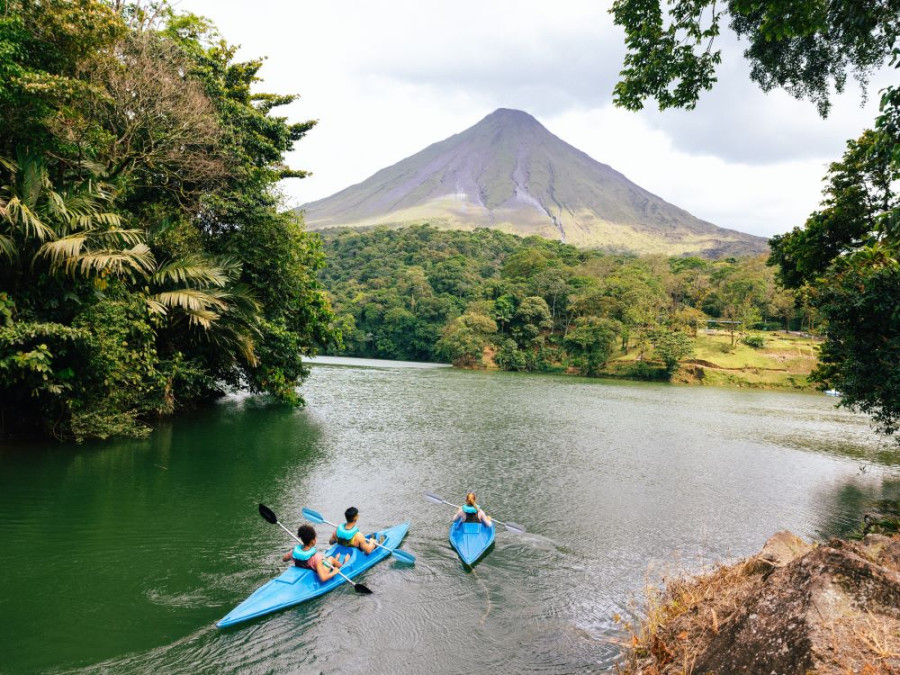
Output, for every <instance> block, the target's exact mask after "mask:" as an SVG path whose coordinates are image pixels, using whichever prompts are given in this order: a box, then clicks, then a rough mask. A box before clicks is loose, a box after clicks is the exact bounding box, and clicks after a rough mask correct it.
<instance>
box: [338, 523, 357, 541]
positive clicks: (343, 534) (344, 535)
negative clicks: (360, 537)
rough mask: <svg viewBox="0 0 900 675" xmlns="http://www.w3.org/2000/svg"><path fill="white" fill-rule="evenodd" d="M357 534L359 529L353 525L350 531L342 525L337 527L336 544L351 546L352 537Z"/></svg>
mask: <svg viewBox="0 0 900 675" xmlns="http://www.w3.org/2000/svg"><path fill="white" fill-rule="evenodd" d="M358 533H359V528H358V527H356V526H355V525H354V526H353V527H352V528H351V529H349V530H348V529H347V528H346V527H344V526H343V525H338V528H337V535H336V537H335V538H336V539H337V543H339V544H340V545H341V546H353V537H355V536H356V535H357V534H358Z"/></svg>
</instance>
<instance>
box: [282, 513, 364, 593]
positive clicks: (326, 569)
mask: <svg viewBox="0 0 900 675" xmlns="http://www.w3.org/2000/svg"><path fill="white" fill-rule="evenodd" d="M297 536H298V537H300V541H302V542H303V543H302V544H297V545H296V546H295V547H294V548H293V549H292V550H290V551H288V552H287V553H285V554H284V556H283V557H282V558H281V559H282V560H284V562H287V561H288V560H293V561H294V565H296V566H297V567H304V568H306V569H310V570H312V571H313V572H315V573H316V574H318V575H319V581H322V582H325V581H328V580H329V579H330V578H331V577H333V576H334V575H336V574H337V573H338V569H339V568H340V567H341V565H343V563H342V562H341V561H340V560H338V559H337V558H335V557H334V556H333V555H330V556H328V557H327V558H326V557H325V556H323V555H322V554H321V553H319V552H318V551H317V550H316V531H315V530H314V529H313V526H312V525H301V526H300V529H299V530H297ZM349 559H350V554H349V553H348V554H346V555H345V556H344V562H347V561H348V560H349Z"/></svg>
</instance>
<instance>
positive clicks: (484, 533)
mask: <svg viewBox="0 0 900 675" xmlns="http://www.w3.org/2000/svg"><path fill="white" fill-rule="evenodd" d="M494 529H495V528H494V525H493V523H492V524H491V526H490V527H488V526H487V525H485V524H483V523H463V522H460V521H458V520H457V521H455V522H454V523H452V524H451V525H450V544H451V545H452V546H453V548H454V549H456V552H457V553H458V554H459V557H460V558H461V559H462V561H463V562H464V563H465V564H466V565H469V566H471V565H474V564H475V563H476V562H477V561H478V559H479V558H481V556H483V555H484V554H485V553H487V550H488V549H489V548H490V547H491V544H493V543H494Z"/></svg>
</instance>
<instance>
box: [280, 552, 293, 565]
mask: <svg viewBox="0 0 900 675" xmlns="http://www.w3.org/2000/svg"><path fill="white" fill-rule="evenodd" d="M293 554H294V551H293V550H290V551H288V552H287V553H285V554H284V555H283V556H281V559H282V560H283V561H284V562H287V561H288V560H290V559H291V557H292V556H293Z"/></svg>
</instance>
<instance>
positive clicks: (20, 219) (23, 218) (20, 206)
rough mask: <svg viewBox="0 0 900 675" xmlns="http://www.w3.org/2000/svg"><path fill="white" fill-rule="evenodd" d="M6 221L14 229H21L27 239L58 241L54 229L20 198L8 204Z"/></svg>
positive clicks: (13, 198)
mask: <svg viewBox="0 0 900 675" xmlns="http://www.w3.org/2000/svg"><path fill="white" fill-rule="evenodd" d="M6 219H7V221H8V222H9V223H10V225H12V227H14V228H16V229H21V230H22V231H23V234H24V235H25V238H26V239H29V238H31V237H34V238H35V239H37V240H38V241H47V240H48V239H50V240H53V239H56V232H55V231H54V230H53V228H52V227H50V226H49V225H47V224H46V223H44V222H43V221H42V220H41V218H40V217H39V216H38V215H37V214H36V213H35V212H34V211H32V209H31V207H29V206H28V205H27V204H25V203H24V202H23V201H22V200H21V199H19V198H18V197H12V198H11V199H10V200H9V201H8V202H7V203H6Z"/></svg>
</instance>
